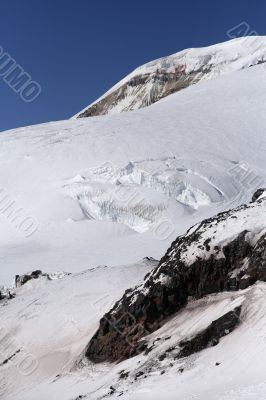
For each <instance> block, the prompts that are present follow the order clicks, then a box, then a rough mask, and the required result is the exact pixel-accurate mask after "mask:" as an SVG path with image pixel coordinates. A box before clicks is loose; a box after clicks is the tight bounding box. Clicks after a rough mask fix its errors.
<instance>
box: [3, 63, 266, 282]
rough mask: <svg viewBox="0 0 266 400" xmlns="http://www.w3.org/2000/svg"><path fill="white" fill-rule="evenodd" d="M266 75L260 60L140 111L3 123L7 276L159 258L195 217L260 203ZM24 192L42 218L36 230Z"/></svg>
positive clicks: (5, 278)
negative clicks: (27, 221) (15, 125)
mask: <svg viewBox="0 0 266 400" xmlns="http://www.w3.org/2000/svg"><path fill="white" fill-rule="evenodd" d="M265 76H266V73H265V68H264V65H259V66H256V67H253V68H249V69H247V70H244V71H239V72H234V73H232V74H229V75H227V76H223V77H219V78H217V79H215V80H211V81H206V82H202V83H200V84H199V85H194V86H192V87H190V88H188V89H186V90H184V91H181V92H178V93H175V94H173V95H171V96H168V97H167V98H165V99H163V100H161V101H160V102H158V103H156V104H153V105H152V106H150V107H147V108H145V109H142V110H137V111H133V112H131V113H121V114H117V115H107V116H102V117H95V118H83V119H78V120H70V121H60V122H51V123H48V124H42V125H37V126H30V127H25V128H21V129H16V130H12V131H8V132H2V133H1V134H0V184H1V188H5V191H2V190H1V189H0V211H1V212H0V218H1V224H0V241H1V252H0V264H1V272H0V284H1V285H2V284H7V283H10V281H11V280H12V279H13V278H14V276H15V275H16V274H20V273H25V272H26V271H32V270H36V269H40V270H42V271H44V272H46V271H50V272H52V271H58V270H64V271H67V272H75V271H81V270H84V269H88V268H92V267H94V266H96V265H103V264H108V265H121V264H129V263H134V262H135V261H136V260H138V259H141V258H143V257H145V256H153V257H154V258H156V259H159V258H161V256H162V255H163V254H164V253H165V251H166V250H167V248H168V247H169V245H170V243H171V242H172V241H173V240H174V239H175V238H176V236H177V235H179V234H183V233H184V232H185V231H186V230H187V229H188V228H189V227H190V226H192V225H194V224H195V223H197V222H199V221H200V220H202V219H203V218H206V217H209V216H212V215H214V214H216V213H217V212H219V211H223V210H225V209H228V208H232V207H235V206H238V205H239V204H241V203H244V202H248V201H250V199H251V197H252V194H253V193H254V192H255V189H256V187H258V186H259V187H264V186H266V185H265V183H266V182H265V177H266V176H265V171H266V168H265V167H266V164H265V148H266V137H265V131H266V114H265V106H264V105H265V102H266V90H265V89H266V79H265ZM7 193H8V195H7ZM14 200H16V207H17V208H18V209H20V208H22V209H23V210H25V215H30V216H32V217H33V218H34V220H35V221H36V222H37V229H36V231H34V232H32V235H30V236H27V237H24V236H23V235H22V233H23V232H21V230H19V229H16V224H15V223H13V222H12V220H13V217H14V212H15V211H16V209H17V208H16V207H15V206H14V204H13V201H14ZM12 204H13V206H11V205H12ZM8 205H10V208H8ZM15 222H16V221H15Z"/></svg>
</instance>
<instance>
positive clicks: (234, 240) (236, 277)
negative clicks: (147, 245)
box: [86, 198, 266, 362]
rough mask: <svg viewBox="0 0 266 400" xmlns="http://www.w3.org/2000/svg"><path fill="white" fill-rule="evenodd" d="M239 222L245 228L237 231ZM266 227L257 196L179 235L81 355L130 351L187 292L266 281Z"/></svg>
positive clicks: (264, 203)
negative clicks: (247, 203) (249, 201)
mask: <svg viewBox="0 0 266 400" xmlns="http://www.w3.org/2000/svg"><path fill="white" fill-rule="evenodd" d="M243 226H245V227H247V229H245V230H241V228H242V227H243ZM248 228H249V229H248ZM265 228H266V199H265V198H262V199H260V200H258V201H256V202H255V203H250V204H249V205H244V206H241V207H238V208H237V209H235V210H230V211H227V212H223V213H220V214H218V215H217V216H216V217H213V218H209V219H207V220H205V221H203V222H202V223H200V224H198V225H196V226H194V227H193V228H191V229H190V230H188V232H187V233H186V234H185V235H183V236H181V237H178V238H177V240H176V241H175V242H173V244H172V246H171V247H170V249H169V250H168V251H167V253H166V255H165V256H164V257H163V258H162V259H161V261H160V263H159V265H158V267H156V268H155V269H154V270H153V271H152V273H150V274H148V275H147V276H146V277H145V280H144V283H143V284H142V285H140V286H138V287H136V288H135V289H133V290H128V291H126V292H125V294H124V296H123V297H122V299H121V300H120V301H119V302H117V303H116V304H115V306H114V307H113V309H112V310H111V311H110V312H108V313H107V314H105V316H104V317H103V318H102V319H101V321H100V327H99V329H98V331H97V332H96V334H95V335H94V337H93V338H92V339H91V341H90V343H89V345H88V348H87V351H86V356H87V357H89V358H90V359H91V360H93V361H95V362H101V361H106V360H109V361H118V360H122V359H124V358H127V357H130V356H133V355H135V354H137V353H138V352H140V351H142V350H144V349H145V348H146V344H145V340H143V338H144V337H145V336H146V335H147V334H148V333H150V332H153V331H155V330H156V329H158V328H159V327H160V326H161V325H162V324H163V323H164V322H165V320H166V318H169V316H171V315H173V314H174V313H176V312H177V311H179V310H180V309H181V308H182V307H184V306H185V305H186V303H187V301H188V298H189V296H193V297H195V298H200V297H203V296H205V295H207V294H211V293H216V292H221V291H224V290H227V291H232V290H239V289H244V288H246V287H248V286H250V285H252V284H254V283H255V282H256V281H257V280H263V281H266V230H265ZM232 235H233V237H232ZM140 339H142V340H140Z"/></svg>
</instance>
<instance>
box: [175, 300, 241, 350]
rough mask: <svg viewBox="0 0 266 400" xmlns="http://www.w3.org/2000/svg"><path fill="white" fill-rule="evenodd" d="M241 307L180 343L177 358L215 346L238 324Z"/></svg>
mask: <svg viewBox="0 0 266 400" xmlns="http://www.w3.org/2000/svg"><path fill="white" fill-rule="evenodd" d="M240 314H241V307H236V308H235V309H234V311H229V312H228V313H227V314H225V315H223V316H222V317H220V318H218V319H217V320H216V321H213V322H212V323H211V325H210V326H208V328H206V329H205V330H204V331H203V332H200V333H199V334H198V335H196V336H195V337H194V338H192V339H191V340H186V341H183V342H180V346H181V350H180V352H179V354H178V358H182V357H188V356H190V355H191V354H194V353H197V352H199V351H201V350H204V349H206V348H207V347H211V346H216V345H217V344H218V343H219V341H220V339H221V338H222V337H223V336H225V335H228V334H229V333H231V332H232V331H233V330H234V329H235V328H236V326H237V325H238V324H239V322H240Z"/></svg>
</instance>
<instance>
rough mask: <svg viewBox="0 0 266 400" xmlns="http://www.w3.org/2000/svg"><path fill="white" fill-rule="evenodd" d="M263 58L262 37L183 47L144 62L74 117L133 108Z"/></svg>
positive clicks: (265, 57) (265, 38) (265, 56)
mask: <svg viewBox="0 0 266 400" xmlns="http://www.w3.org/2000/svg"><path fill="white" fill-rule="evenodd" d="M265 61H266V36H260V37H259V36H248V37H242V38H237V39H233V40H230V41H228V42H225V43H220V44H217V45H213V46H209V47H205V48H194V49H187V50H183V51H181V52H178V53H176V54H173V55H171V56H167V57H163V58H160V59H158V60H155V61H152V62H149V63H147V64H144V65H143V66H141V67H139V68H137V69H136V70H135V71H133V72H132V73H131V74H129V75H128V76H126V77H125V78H124V79H122V80H121V81H120V82H119V83H117V84H116V85H115V86H114V87H112V88H111V89H110V90H108V92H107V93H105V94H104V95H103V96H101V97H100V98H99V99H97V100H96V101H94V102H93V103H92V104H90V105H89V106H87V107H86V108H85V109H84V110H82V111H81V112H79V113H78V114H77V115H76V116H75V118H82V117H91V116H96V115H104V114H114V113H120V112H123V111H129V110H137V109H139V108H142V107H146V106H149V105H150V104H152V103H155V102H156V101H158V100H160V99H162V98H163V97H166V96H168V95H169V94H172V93H174V92H177V91H179V90H182V89H184V88H186V87H188V86H190V85H193V84H195V83H197V82H200V81H202V80H207V79H213V78H215V77H217V76H220V75H223V74H227V73H230V72H233V71H239V70H241V69H245V68H249V67H252V66H254V65H257V64H261V63H264V62H265Z"/></svg>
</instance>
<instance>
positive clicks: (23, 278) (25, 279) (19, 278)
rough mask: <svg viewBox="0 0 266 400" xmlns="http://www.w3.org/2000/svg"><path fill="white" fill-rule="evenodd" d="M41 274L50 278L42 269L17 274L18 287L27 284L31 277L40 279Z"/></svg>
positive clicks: (16, 284)
mask: <svg viewBox="0 0 266 400" xmlns="http://www.w3.org/2000/svg"><path fill="white" fill-rule="evenodd" d="M41 276H45V277H47V278H48V275H47V274H43V273H42V271H41V270H39V269H37V270H36V271H32V272H30V273H28V274H24V275H16V277H15V286H16V287H20V286H23V285H25V283H27V282H28V281H30V280H31V279H38V278H40V277H41Z"/></svg>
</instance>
